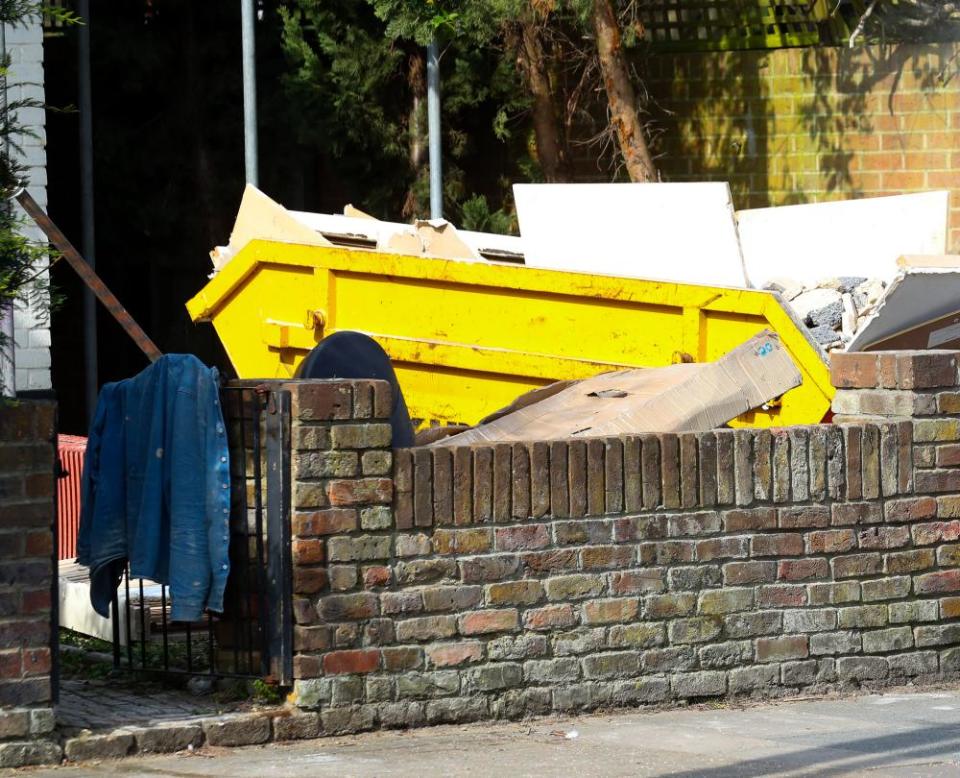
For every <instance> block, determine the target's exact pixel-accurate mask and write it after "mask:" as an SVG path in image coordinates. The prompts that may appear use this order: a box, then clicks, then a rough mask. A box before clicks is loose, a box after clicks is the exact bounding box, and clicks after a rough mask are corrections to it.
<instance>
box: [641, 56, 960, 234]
mask: <svg viewBox="0 0 960 778" xmlns="http://www.w3.org/2000/svg"><path fill="white" fill-rule="evenodd" d="M649 82H650V91H651V94H652V95H653V97H654V98H655V101H654V102H655V105H657V106H658V107H659V109H658V111H657V116H656V120H657V121H658V122H659V123H660V124H661V125H662V126H663V127H664V132H663V135H662V137H661V139H660V148H659V151H660V152H661V153H662V155H663V156H662V158H661V160H660V165H661V169H662V171H663V175H664V178H665V179H666V180H674V181H683V180H727V181H729V182H730V186H731V189H732V191H733V197H734V202H735V204H736V205H737V207H739V208H745V207H764V206H770V205H783V204H792V203H802V202H810V201H817V200H825V199H834V198H839V197H859V196H868V195H878V194H895V193H899V192H909V191H918V190H923V189H934V188H954V189H956V188H958V187H957V172H956V170H954V169H953V168H952V167H951V163H952V162H953V161H954V160H951V159H950V153H951V152H952V151H955V149H956V148H957V147H960V123H958V121H957V118H956V117H957V116H958V115H960V44H930V45H920V44H898V45H884V46H868V47H861V48H857V49H852V50H851V49H842V48H837V47H830V48H827V47H808V48H798V49H779V50H774V51H761V52H757V51H741V52H698V53H689V54H675V55H670V54H665V55H659V56H656V57H652V58H651V60H650V65H649ZM953 226H954V228H955V230H956V229H960V211H955V212H954V224H953ZM954 242H956V241H954Z"/></svg>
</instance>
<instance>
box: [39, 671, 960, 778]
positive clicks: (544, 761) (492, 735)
mask: <svg viewBox="0 0 960 778" xmlns="http://www.w3.org/2000/svg"><path fill="white" fill-rule="evenodd" d="M28 774H29V775H30V776H51V777H52V778H81V776H82V777H83V778H87V777H88V776H90V777H91V778H92V776H144V777H149V778H154V777H155V776H177V777H178V778H187V777H189V778H193V777H196V778H200V776H226V777H229V778H246V777H247V776H250V777H251V778H272V777H273V776H282V777H283V778H300V776H303V777H304V778H306V776H309V777H310V778H317V777H321V776H338V778H342V777H343V776H407V775H409V776H414V775H415V776H463V775H471V776H477V775H480V776H483V775H495V776H538V777H540V778H542V777H543V776H576V777H577V778H587V777H589V776H671V778H687V777H688V776H689V777H691V778H692V777H693V776H696V777H697V778H727V776H755V775H764V776H767V775H775V776H801V775H817V776H840V775H844V776H846V775H863V776H867V775H869V776H947V775H949V776H957V775H960V692H958V691H953V690H949V691H924V692H910V691H909V690H907V691H901V692H891V693H888V694H883V695H868V696H858V697H847V698H842V699H830V700H794V701H784V702H778V703H766V704H758V705H754V706H750V707H743V708H724V707H716V708H704V707H700V708H689V709H682V710H670V711H659V712H633V713H617V714H594V715H589V716H581V717H577V718H562V719H561V718H556V719H538V720H535V721H532V722H524V723H515V724H474V725H468V726H445V727H435V728H429V729H420V730H413V731H394V732H383V733H379V732H378V733H369V734H364V735H358V736H353V737H339V738H328V739H324V740H314V741H304V742H298V743H293V744H274V745H266V746H258V747H250V748H238V749H204V750H202V751H199V752H196V753H192V754H183V755H172V756H155V757H136V758H131V759H124V760H119V761H113V762H102V763H98V764H87V765H82V766H79V767H59V768H53V769H50V768H46V769H34V770H30V771H29V772H28Z"/></svg>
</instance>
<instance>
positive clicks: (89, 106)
mask: <svg viewBox="0 0 960 778" xmlns="http://www.w3.org/2000/svg"><path fill="white" fill-rule="evenodd" d="M77 13H78V14H79V15H80V18H81V19H82V20H83V24H82V25H80V28H79V29H78V31H77V59H78V62H77V75H78V78H79V82H80V83H79V88H78V94H79V102H80V222H81V241H80V249H81V251H82V252H83V256H84V258H85V259H86V260H87V263H88V264H89V265H90V267H91V268H95V267H96V266H97V257H96V250H95V246H96V239H95V234H94V224H93V97H92V88H91V80H90V0H77ZM97 361H98V360H97V300H96V298H95V297H94V296H93V292H92V291H91V290H90V289H89V288H87V287H84V290H83V386H84V396H85V398H86V404H87V424H88V425H90V424H92V423H93V416H94V414H95V412H96V409H97V392H98V391H99V389H100V382H99V381H98V380H97Z"/></svg>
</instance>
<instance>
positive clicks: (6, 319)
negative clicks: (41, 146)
mask: <svg viewBox="0 0 960 778" xmlns="http://www.w3.org/2000/svg"><path fill="white" fill-rule="evenodd" d="M0 56H2V57H3V58H4V59H6V56H7V25H6V23H5V22H4V23H2V24H0ZM0 113H2V114H3V115H4V116H5V115H6V113H7V77H6V76H5V75H4V76H2V77H0ZM4 151H5V152H6V153H7V154H9V153H10V144H9V143H6V144H5V148H4ZM0 207H3V208H12V207H13V204H12V203H9V202H5V203H3V205H2V206H0ZM14 336H15V331H14V326H13V301H9V302H0V397H16V394H17V381H16V374H17V370H16V368H17V364H16V353H15V351H16V345H15V344H14V342H13V339H14Z"/></svg>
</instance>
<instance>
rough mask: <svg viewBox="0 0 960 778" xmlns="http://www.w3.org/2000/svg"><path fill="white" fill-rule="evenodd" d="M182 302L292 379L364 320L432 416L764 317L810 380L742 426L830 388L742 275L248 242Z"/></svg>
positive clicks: (234, 344)
mask: <svg viewBox="0 0 960 778" xmlns="http://www.w3.org/2000/svg"><path fill="white" fill-rule="evenodd" d="M187 309H188V310H189V312H190V316H191V318H192V319H193V320H194V321H195V322H201V321H205V322H212V323H213V326H214V327H215V328H216V330H217V334H218V335H219V336H220V339H221V340H222V341H223V344H224V346H225V348H226V350H227V354H228V355H229V357H230V360H231V362H232V363H233V366H234V368H235V369H236V371H237V375H238V376H239V377H240V378H288V377H291V376H293V374H294V372H295V371H296V369H297V366H298V364H299V363H300V360H301V359H303V357H304V356H305V355H306V354H307V352H308V351H309V350H310V349H311V348H313V347H314V346H315V345H316V344H317V342H319V341H320V340H321V339H322V338H323V337H325V336H327V335H330V334H332V333H334V332H337V331H339V330H355V331H359V332H365V333H367V334H368V335H370V336H372V337H373V338H375V339H376V340H377V341H378V342H379V343H380V345H381V346H383V348H384V349H385V350H386V352H387V353H388V354H389V355H390V357H391V359H392V360H393V363H394V367H395V369H396V371H397V377H398V379H399V381H400V385H401V387H402V388H403V393H404V397H405V398H406V401H407V405H408V406H409V409H410V414H411V416H412V417H414V418H416V419H419V420H421V421H422V422H423V423H424V424H428V423H439V424H447V423H457V422H461V423H467V424H472V423H475V422H476V421H478V420H479V419H481V418H482V417H484V416H485V415H487V414H488V413H490V412H492V411H494V410H496V409H498V408H501V407H503V406H505V405H507V404H509V403H510V402H511V401H512V400H513V399H514V398H516V397H517V395H519V394H521V393H523V392H525V391H527V390H529V389H533V388H535V387H537V386H542V385H544V384H547V383H550V382H551V381H555V380H559V379H568V378H586V377H588V376H592V375H596V374H597V373H600V372H603V371H605V370H613V369H618V368H624V367H661V366H663V365H669V364H671V363H674V362H677V361H695V362H703V361H708V360H714V359H717V358H718V357H720V356H722V355H723V354H725V353H726V352H728V351H730V350H731V349H732V348H734V347H736V346H738V345H740V344H741V343H743V342H744V341H746V340H747V339H748V338H750V337H752V336H753V335H755V334H756V333H758V332H759V331H760V330H763V329H766V328H769V329H771V330H773V331H774V332H776V333H777V334H778V335H779V336H780V339H781V342H782V343H783V344H784V346H785V347H786V349H787V350H788V351H789V352H790V355H791V356H792V357H793V360H794V362H795V363H796V365H797V367H798V368H799V370H800V372H801V373H802V375H803V384H802V385H801V386H799V387H797V388H796V389H793V390H791V391H790V392H788V393H787V394H786V395H784V396H783V398H782V400H781V401H780V402H778V403H771V407H769V408H766V409H763V410H757V411H754V412H752V413H749V414H744V415H743V416H741V417H739V418H738V419H737V420H736V422H735V424H737V425H739V426H763V427H765V426H779V425H792V424H814V423H817V422H819V421H821V419H822V418H823V417H824V414H825V413H826V412H827V410H828V409H829V407H830V401H831V399H832V397H833V388H832V387H831V385H830V376H829V370H828V368H827V365H826V364H825V362H824V359H823V357H822V355H821V352H820V350H819V349H818V348H817V347H816V346H815V345H814V344H813V343H812V342H811V341H810V340H809V339H808V337H807V335H806V333H805V331H804V328H803V326H802V325H801V324H800V323H798V322H796V321H795V320H794V319H793V318H791V315H790V314H788V313H787V311H786V310H785V309H784V307H783V306H782V305H781V304H780V302H779V301H778V299H777V297H776V296H775V295H773V294H772V293H770V292H762V291H755V290H748V289H727V288H722V287H711V286H696V285H689V284H674V283H669V282H662V281H646V280H640V279H631V278H615V277H611V276H594V275H588V274H581V273H568V272H561V271H554V270H540V269H535V268H530V267H525V266H522V265H519V266H518V265H513V264H506V263H504V264H500V263H492V262H484V261H477V262H473V261H464V260H445V259H431V258H424V257H418V256H402V255H397V254H388V253H382V252H377V251H367V250H355V249H349V248H343V247H339V246H320V245H301V244H294V243H279V242H272V241H264V240H252V241H250V242H249V243H248V244H247V245H246V246H245V247H244V248H243V249H242V250H241V251H239V252H238V253H237V255H236V256H235V257H233V258H232V259H231V260H230V261H229V262H228V263H226V265H224V267H223V269H222V270H221V271H220V272H219V273H218V274H217V275H216V276H215V277H214V278H213V279H212V280H211V281H210V282H209V283H208V284H207V285H206V286H205V287H204V288H203V289H202V290H201V291H200V292H199V293H198V294H197V296H196V297H194V298H193V299H192V300H190V301H189V302H188V303H187Z"/></svg>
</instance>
